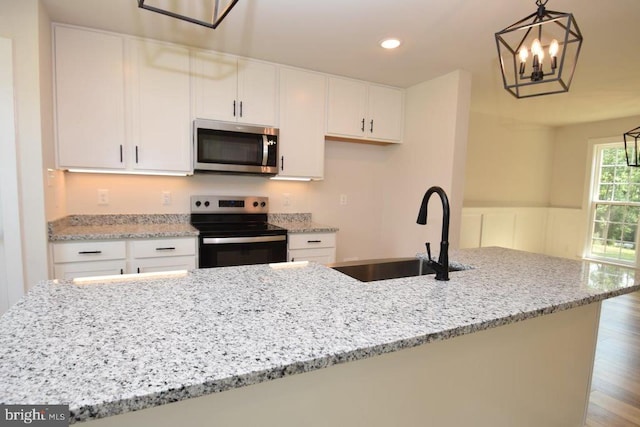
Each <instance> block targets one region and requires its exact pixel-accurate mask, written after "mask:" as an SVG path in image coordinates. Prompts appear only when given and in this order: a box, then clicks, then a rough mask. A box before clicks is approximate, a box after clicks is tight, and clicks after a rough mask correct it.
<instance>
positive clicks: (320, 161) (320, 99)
mask: <svg viewBox="0 0 640 427" xmlns="http://www.w3.org/2000/svg"><path fill="white" fill-rule="evenodd" d="M325 93H326V78H325V77H324V76H323V75H321V74H317V73H311V72H307V71H300V70H293V69H288V68H285V69H282V70H281V71H280V135H279V139H278V144H279V146H280V147H279V148H280V160H281V163H280V173H279V174H278V176H281V177H309V178H322V177H323V175H324V123H325V110H326V108H325V103H326V101H325Z"/></svg>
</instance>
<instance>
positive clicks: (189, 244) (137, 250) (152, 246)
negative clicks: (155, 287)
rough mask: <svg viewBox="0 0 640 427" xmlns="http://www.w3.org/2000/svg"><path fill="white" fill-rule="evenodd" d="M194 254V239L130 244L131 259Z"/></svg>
mask: <svg viewBox="0 0 640 427" xmlns="http://www.w3.org/2000/svg"><path fill="white" fill-rule="evenodd" d="M195 254H196V239H195V238H191V237H189V238H174V239H149V240H134V241H132V242H131V256H132V257H133V258H156V257H169V256H185V255H195Z"/></svg>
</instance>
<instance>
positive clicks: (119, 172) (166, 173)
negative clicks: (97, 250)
mask: <svg viewBox="0 0 640 427" xmlns="http://www.w3.org/2000/svg"><path fill="white" fill-rule="evenodd" d="M67 171H69V172H74V173H108V174H112V175H161V176H187V175H189V174H188V173H186V172H148V171H125V170H103V169H67Z"/></svg>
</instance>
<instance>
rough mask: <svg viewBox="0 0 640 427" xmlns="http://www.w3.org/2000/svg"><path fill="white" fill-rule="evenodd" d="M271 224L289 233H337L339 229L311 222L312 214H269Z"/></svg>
mask: <svg viewBox="0 0 640 427" xmlns="http://www.w3.org/2000/svg"><path fill="white" fill-rule="evenodd" d="M268 221H269V223H270V224H273V225H277V226H278V227H282V228H285V229H286V230H287V231H288V232H289V233H335V232H337V231H338V228H336V227H331V226H328V225H323V224H318V223H316V222H313V221H311V214H310V213H293V214H287V213H273V214H271V213H270V214H269V216H268Z"/></svg>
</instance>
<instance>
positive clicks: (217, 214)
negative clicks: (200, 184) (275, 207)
mask: <svg viewBox="0 0 640 427" xmlns="http://www.w3.org/2000/svg"><path fill="white" fill-rule="evenodd" d="M268 212H269V198H268V197H253V196H191V225H193V226H194V227H195V228H197V229H198V230H199V231H200V237H199V238H198V255H199V261H198V267H199V268H209V267H225V266H232V265H248V264H265V263H271V262H284V261H286V260H287V230H285V229H284V228H281V227H277V226H275V225H271V224H269V223H268V222H267V213H268Z"/></svg>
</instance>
